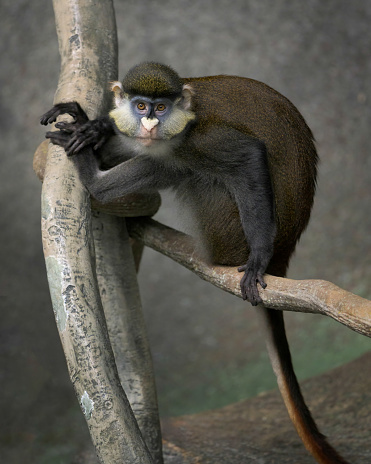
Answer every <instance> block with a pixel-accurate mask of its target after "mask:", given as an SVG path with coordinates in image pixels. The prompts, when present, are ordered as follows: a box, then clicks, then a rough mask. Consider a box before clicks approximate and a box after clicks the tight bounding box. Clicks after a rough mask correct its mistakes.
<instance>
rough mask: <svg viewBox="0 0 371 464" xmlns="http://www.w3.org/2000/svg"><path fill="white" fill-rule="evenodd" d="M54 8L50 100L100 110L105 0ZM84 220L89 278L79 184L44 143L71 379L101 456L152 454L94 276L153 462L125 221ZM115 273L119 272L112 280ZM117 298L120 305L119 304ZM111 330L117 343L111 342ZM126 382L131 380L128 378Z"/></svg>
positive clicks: (54, 268)
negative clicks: (56, 57)
mask: <svg viewBox="0 0 371 464" xmlns="http://www.w3.org/2000/svg"><path fill="white" fill-rule="evenodd" d="M54 11H55V16H56V26H57V32H58V40H59V47H60V54H61V60H62V65H61V75H60V80H59V84H58V90H57V92H56V95H55V103H57V102H61V101H71V100H76V101H79V102H80V104H81V105H82V107H83V108H84V109H85V110H86V112H87V114H88V115H89V117H90V118H94V117H96V116H98V115H99V114H101V113H105V112H107V109H108V104H109V101H110V99H111V97H109V96H108V86H107V82H109V81H111V80H114V79H117V41H116V27H115V18H114V11H113V5H112V1H111V0H102V1H100V2H93V1H89V0H79V1H78V0H68V1H64V2H61V1H58V0H55V1H54ZM39 172H40V171H39ZM94 229H95V231H96V237H97V248H96V250H97V253H99V257H98V267H97V270H98V278H97V270H96V263H95V247H94V242H93V233H92V218H91V206H90V197H89V194H88V192H87V191H86V189H85V188H84V186H83V185H82V184H81V182H80V179H79V176H78V175H77V172H76V170H75V167H74V165H73V163H72V162H71V161H70V160H69V159H67V157H66V156H65V154H64V150H63V149H61V148H60V147H56V146H53V145H51V144H50V145H49V150H48V155H47V163H46V168H45V177H44V183H43V189H42V234H43V247H44V254H45V261H46V266H47V273H48V280H49V287H50V292H51V296H52V302H53V309H54V312H55V317H56V321H57V326H58V330H59V334H60V338H61V341H62V345H63V349H64V352H65V356H66V360H67V365H68V369H69V373H70V376H71V381H72V383H73V386H74V388H75V392H76V395H77V397H78V399H79V401H80V404H81V407H82V410H83V412H84V415H85V418H86V421H87V424H88V427H89V431H90V434H91V437H92V440H93V443H94V445H95V447H96V452H97V454H98V457H99V459H100V461H101V462H102V463H107V464H108V463H109V464H115V463H117V464H118V463H128V462H130V463H143V464H147V463H152V462H154V460H153V459H152V457H151V454H150V452H149V450H148V447H147V446H146V444H145V442H144V439H143V437H142V434H141V433H140V431H139V428H138V424H137V421H136V420H135V417H134V414H133V412H132V409H131V407H130V404H129V401H128V399H127V397H126V395H125V393H124V390H123V388H122V386H121V383H120V378H119V374H118V371H117V367H116V363H115V359H114V354H113V351H112V347H111V343H110V339H109V335H108V331H107V325H106V321H105V317H104V314H103V309H102V302H101V297H100V293H99V288H98V279H99V282H100V284H101V289H100V290H101V293H102V297H103V300H104V302H105V303H106V304H107V308H106V310H107V315H108V317H110V318H111V317H112V318H115V319H114V322H113V321H110V327H112V326H113V325H116V326H117V325H121V326H122V327H123V328H122V330H121V331H120V332H118V331H115V332H112V334H111V342H112V345H113V346H114V348H115V350H116V356H117V360H116V361H117V364H118V365H119V366H120V377H121V380H122V382H123V384H124V387H125V388H127V389H128V392H129V397H130V399H131V401H132V402H133V404H134V405H135V408H134V409H135V411H136V413H137V415H138V420H139V422H140V424H141V425H142V427H143V434H144V436H145V437H146V439H147V441H148V444H149V446H150V447H151V448H152V449H151V451H152V452H153V454H154V456H155V461H156V462H161V460H162V458H161V444H160V443H161V442H160V431H159V425H158V415H157V404H156V397H155V392H154V388H153V375H152V366H151V360H150V356H149V349H148V342H147V340H146V335H145V330H144V326H143V321H142V318H141V314H140V301H139V296H138V291H137V287H136V277H135V267H134V262H133V258H132V256H131V255H130V253H131V247H130V242H129V240H128V238H127V234H126V237H125V223H124V222H123V220H120V219H116V218H108V219H107V217H106V216H105V215H103V216H102V217H99V218H95V219H94ZM107 237H110V238H109V239H111V238H112V242H111V243H110V246H111V247H113V248H115V246H116V245H117V246H118V249H117V250H118V253H117V258H118V257H125V258H124V259H126V258H127V259H128V261H127V262H125V261H123V262H122V263H121V265H122V267H123V270H122V271H121V274H119V273H117V274H116V269H115V266H117V263H116V262H115V259H114V257H113V256H112V253H111V254H109V255H108V256H107V259H106V260H103V258H102V256H101V253H102V252H105V251H106V243H104V241H105V240H106V239H107ZM119 239H120V240H119ZM121 240H122V241H121ZM113 273H115V275H117V279H116V280H115V283H116V282H117V283H118V285H120V284H121V287H115V289H113V288H111V287H110V285H111V283H110V282H109V280H110V277H111V276H112V274H113ZM123 274H125V281H120V283H119V280H120V278H122V277H123ZM107 292H108V293H110V295H107ZM114 292H115V293H114ZM116 296H117V301H114V300H115V297H116ZM120 302H122V303H123V304H124V303H126V304H127V306H126V307H124V308H121V309H120V308H119V307H118V304H119V303H120ZM123 309H124V312H123V311H122V310H123ZM120 311H121V312H120ZM132 330H133V332H131V331H132ZM128 331H129V332H128ZM128 335H130V336H131V337H135V336H136V335H137V336H138V339H139V342H138V340H136V341H135V342H133V341H132V340H130V336H128ZM121 340H124V341H125V343H126V345H124V346H125V348H122V347H121V349H118V348H117V347H118V346H119V345H120V342H121ZM138 346H139V347H140V349H138V352H137V351H136V348H137V347H138ZM124 367H125V368H124ZM132 383H133V384H135V388H131V385H132ZM129 386H130V388H129Z"/></svg>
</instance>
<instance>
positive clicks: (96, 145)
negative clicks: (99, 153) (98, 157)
mask: <svg viewBox="0 0 371 464" xmlns="http://www.w3.org/2000/svg"><path fill="white" fill-rule="evenodd" d="M106 140H107V138H106V137H102V138H101V139H100V140H99V142H98V143H97V144H95V145H94V148H93V149H94V150H99V149H100V148H101V147H102V146H103V145H104V143H105V141H106Z"/></svg>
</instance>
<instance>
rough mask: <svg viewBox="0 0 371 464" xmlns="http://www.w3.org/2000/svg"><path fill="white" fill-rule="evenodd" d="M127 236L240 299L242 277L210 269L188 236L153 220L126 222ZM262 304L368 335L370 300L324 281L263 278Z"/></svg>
mask: <svg viewBox="0 0 371 464" xmlns="http://www.w3.org/2000/svg"><path fill="white" fill-rule="evenodd" d="M128 226H129V234H130V235H131V236H132V237H133V238H135V239H136V240H141V241H142V242H143V243H144V244H145V245H146V246H149V247H151V248H153V249H155V250H157V251H159V252H160V253H162V254H164V255H166V256H168V257H169V258H171V259H173V260H174V261H176V262H178V263H179V264H182V265H183V266H185V267H186V268H188V269H190V270H191V271H192V272H194V273H196V274H197V275H198V276H199V277H201V278H202V279H204V280H207V281H208V282H211V283H212V284H213V285H215V286H217V287H219V288H221V289H223V290H225V291H227V292H229V293H232V294H234V295H236V296H239V297H241V291H240V280H241V274H240V273H239V272H238V271H237V270H236V268H235V267H227V266H212V265H210V264H209V263H207V262H205V261H204V260H203V258H202V257H201V256H200V255H199V254H198V252H197V249H196V248H195V243H194V241H193V240H192V238H191V237H189V236H187V235H185V234H183V233H181V232H178V231H176V230H174V229H171V228H170V227H167V226H164V225H162V224H160V223H158V222H156V221H154V220H153V219H149V218H141V219H138V220H135V221H134V220H130V221H129V222H128ZM265 279H266V283H267V288H266V289H265V290H263V289H260V292H259V293H260V296H261V298H262V300H263V304H264V306H266V307H269V308H272V309H280V310H286V311H298V312H305V313H314V314H324V315H326V316H330V317H332V318H333V319H335V320H336V321H338V322H341V323H342V324H344V325H346V326H347V327H349V328H351V329H352V330H355V331H356V332H359V333H361V334H363V335H367V336H368V337H370V336H371V301H369V300H366V299H365V298H361V297H360V296H357V295H354V294H353V293H350V292H347V291H345V290H343V289H341V288H339V287H337V286H336V285H334V284H332V283H331V282H326V281H324V280H301V281H300V280H292V279H283V278H280V277H273V276H269V275H266V276H265Z"/></svg>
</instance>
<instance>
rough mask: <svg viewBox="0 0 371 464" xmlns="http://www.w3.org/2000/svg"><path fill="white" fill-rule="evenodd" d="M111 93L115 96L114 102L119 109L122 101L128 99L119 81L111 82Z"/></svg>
mask: <svg viewBox="0 0 371 464" xmlns="http://www.w3.org/2000/svg"><path fill="white" fill-rule="evenodd" d="M111 91H112V92H113V95H114V102H115V105H116V106H117V107H119V106H120V105H121V103H122V101H123V100H124V99H125V98H126V97H127V95H126V94H125V93H124V90H123V88H122V84H121V82H119V81H114V82H111Z"/></svg>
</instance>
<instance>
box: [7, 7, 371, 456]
mask: <svg viewBox="0 0 371 464" xmlns="http://www.w3.org/2000/svg"><path fill="white" fill-rule="evenodd" d="M92 3H94V2H92ZM115 7H116V14H117V25H118V36H119V47H120V77H121V78H122V77H123V75H124V74H125V73H126V71H127V70H128V69H129V68H130V67H131V66H133V65H134V64H136V63H138V62H141V61H144V60H155V61H160V62H164V63H166V64H170V65H171V66H172V67H174V68H175V69H176V70H177V71H178V72H179V73H180V75H181V76H203V75H212V74H236V75H241V76H247V77H251V78H254V79H258V80H261V81H263V82H265V83H267V84H269V85H270V86H272V87H273V88H275V89H277V90H278V91H280V92H281V93H283V94H284V95H285V96H287V97H288V98H289V99H290V100H291V101H292V102H293V103H294V104H295V105H296V106H297V107H298V109H299V110H300V111H301V113H302V114H303V115H304V117H305V119H306V120H307V122H308V124H309V126H310V127H311V129H312V130H313V132H314V135H315V138H316V141H317V147H318V151H319V155H320V158H321V164H320V176H319V182H318V193H317V196H316V201H315V206H314V210H313V215H312V220H311V223H310V225H309V227H308V229H307V231H306V233H305V235H304V236H303V238H302V240H301V242H300V244H299V246H298V249H297V253H296V255H295V257H294V259H293V260H292V266H291V270H290V273H289V277H291V278H295V279H307V278H320V279H326V280H330V281H332V282H334V283H335V284H337V285H339V286H340V287H342V288H344V289H346V290H349V291H351V292H354V293H356V294H358V295H361V296H363V297H365V298H371V286H370V284H369V283H370V280H371V266H370V264H371V234H370V226H371V215H370V213H369V211H370V201H371V189H370V185H371V157H370V153H369V134H370V127H371V79H370V77H371V59H370V58H371V57H370V49H371V48H370V44H371V28H370V24H371V2H365V1H364V0H353V1H352V2H348V1H347V0H327V1H326V2H324V1H323V0H307V1H306V2H293V1H289V0H235V1H233V2H232V3H231V2H230V0H213V1H212V0H205V1H204V0H202V1H200V0H187V1H186V0H183V1H174V0H173V1H170V0H161V1H157V0H142V1H139V2H138V1H136V0H133V1H131V0H126V1H123V0H121V1H120V0H116V1H115ZM0 34H1V40H0V47H1V68H0V96H1V97H0V105H1V107H0V108H1V111H0V131H1V148H0V150H1V152H2V153H1V158H0V163H1V171H0V172H1V181H0V190H1V197H0V198H1V199H0V202H1V227H0V236H1V237H0V244H1V245H0V246H1V267H0V305H1V312H0V317H1V321H0V363H1V366H0V386H1V395H0V411H1V422H0V427H1V430H0V459H1V461H2V462H6V463H7V464H13V463H14V464H15V463H17V464H18V463H20V462H27V463H28V464H33V463H37V464H49V463H52V464H53V463H58V464H64V463H66V464H67V463H71V462H73V456H75V455H76V454H77V453H78V452H79V451H80V450H81V449H83V448H84V446H85V443H86V442H88V440H89V438H88V432H87V427H86V425H85V423H84V419H83V416H82V414H81V413H80V410H79V406H78V403H77V401H76V399H75V397H74V393H73V389H72V386H71V384H70V381H69V378H68V374H67V368H66V365H65V360H64V356H63V352H62V349H61V346H60V342H59V337H58V333H57V330H56V327H55V321H54V315H53V311H52V308H51V303H50V297H49V291H48V287H47V282H46V275H45V267H44V260H43V255H42V248H41V234H40V191H41V185H40V183H39V181H38V180H37V178H36V176H35V175H34V173H33V171H32V157H33V153H34V151H35V149H36V147H37V145H38V144H39V143H40V142H41V141H42V140H43V139H44V133H45V128H43V127H41V126H40V125H39V117H40V115H41V114H42V113H43V112H45V111H46V110H48V109H49V108H50V107H51V105H52V101H53V95H54V92H55V89H56V86H57V81H58V74H59V66H60V59H59V53H58V44H57V37H56V33H55V26H54V14H53V9H52V2H50V1H42V0H34V1H32V2H29V1H27V0H1V2H0ZM157 217H158V219H159V220H161V221H163V222H165V223H166V224H169V225H177V223H178V217H179V213H178V211H177V209H176V206H174V203H173V199H172V198H171V197H170V196H169V195H166V196H164V201H163V206H162V208H161V210H160V212H159V213H158V215H157ZM140 283H141V290H142V300H143V307H144V313H145V317H146V320H147V322H148V331H149V336H150V340H151V346H152V354H153V359H154V364H155V371H156V376H157V385H158V393H159V402H160V410H161V414H162V416H163V417H164V416H175V415H180V414H188V413H193V412H197V411H202V410H205V409H212V408H217V407H220V406H223V405H225V404H228V403H231V402H234V401H237V400H239V399H242V398H246V397H249V396H255V395H256V394H258V393H259V392H261V391H265V390H268V389H272V388H275V379H274V377H273V374H272V373H271V368H270V365H269V362H268V359H267V356H266V353H265V347H264V342H263V340H262V338H261V336H260V333H259V331H258V326H257V321H256V318H255V314H254V311H253V310H252V309H251V307H250V306H249V305H246V304H244V303H243V302H242V300H240V299H238V298H236V297H233V296H231V295H227V294H224V293H223V292H221V291H220V290H217V289H216V288H213V287H212V286H211V285H210V284H207V283H205V282H203V281H201V280H199V279H198V278H197V277H195V276H194V275H192V274H191V273H190V272H188V271H186V270H185V269H182V268H180V267H179V266H178V265H176V264H175V263H173V262H171V261H170V260H168V259H167V258H165V257H163V256H160V255H158V254H155V253H154V252H152V251H151V250H146V251H145V255H144V258H143V262H142V265H141V271H140ZM286 319H287V326H288V333H289V338H290V342H291V346H292V351H293V357H294V362H295V366H296V370H297V373H298V376H299V378H300V379H304V378H307V377H310V376H313V375H316V374H319V373H321V372H324V371H326V370H328V369H330V368H332V367H335V366H338V365H340V364H343V363H345V362H347V361H349V360H351V359H354V358H355V357H357V356H359V355H360V354H361V353H363V352H366V351H368V350H370V348H371V343H370V340H369V339H367V338H365V337H362V336H360V335H358V334H356V333H354V332H352V331H350V330H349V329H347V328H345V327H343V326H341V325H340V324H338V323H336V322H334V321H332V320H329V319H326V318H324V317H320V316H312V315H308V314H287V317H286ZM354 381H355V382H356V381H357V379H354Z"/></svg>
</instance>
